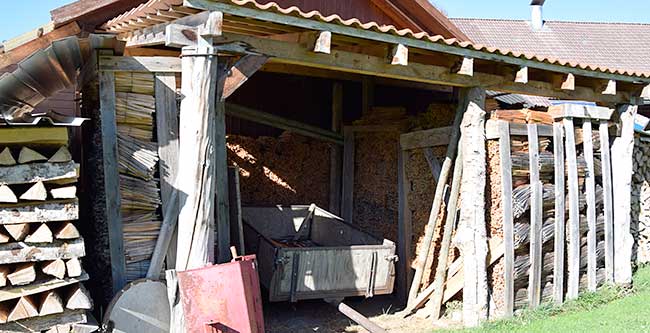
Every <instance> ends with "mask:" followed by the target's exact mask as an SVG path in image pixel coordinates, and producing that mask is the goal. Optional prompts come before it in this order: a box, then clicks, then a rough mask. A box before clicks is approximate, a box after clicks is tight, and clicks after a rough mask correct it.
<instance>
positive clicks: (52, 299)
mask: <svg viewBox="0 0 650 333" xmlns="http://www.w3.org/2000/svg"><path fill="white" fill-rule="evenodd" d="M63 310H64V309H63V300H62V299H61V296H59V294H58V293H57V292H56V291H54V290H50V291H48V292H45V293H44V294H43V295H42V296H41V306H40V307H39V308H38V315H39V316H47V315H51V314H55V313H62V312H63Z"/></svg>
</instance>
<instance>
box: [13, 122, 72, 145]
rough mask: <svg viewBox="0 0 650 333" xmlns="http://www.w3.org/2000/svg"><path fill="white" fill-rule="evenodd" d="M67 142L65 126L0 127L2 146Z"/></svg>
mask: <svg viewBox="0 0 650 333" xmlns="http://www.w3.org/2000/svg"><path fill="white" fill-rule="evenodd" d="M67 144H68V129H67V128H65V127H33V126H19V127H5V128H0V145H3V146H24V145H29V146H36V147H38V146H49V147H58V146H65V145H67Z"/></svg>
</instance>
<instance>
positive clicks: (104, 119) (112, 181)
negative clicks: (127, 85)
mask: <svg viewBox="0 0 650 333" xmlns="http://www.w3.org/2000/svg"><path fill="white" fill-rule="evenodd" d="M99 103H100V107H99V111H100V117H101V126H102V128H101V131H102V132H101V137H102V154H103V156H102V163H103V167H104V194H105V205H106V207H105V214H106V215H105V219H106V220H105V221H106V223H107V224H108V239H109V242H108V243H109V252H110V255H111V257H110V258H111V273H112V283H113V285H112V287H113V293H117V292H118V291H120V289H122V287H124V285H125V284H126V262H125V260H126V259H125V257H124V243H123V237H122V235H123V233H122V213H121V203H120V202H121V196H120V176H119V173H118V157H117V124H116V120H115V75H114V73H112V72H99Z"/></svg>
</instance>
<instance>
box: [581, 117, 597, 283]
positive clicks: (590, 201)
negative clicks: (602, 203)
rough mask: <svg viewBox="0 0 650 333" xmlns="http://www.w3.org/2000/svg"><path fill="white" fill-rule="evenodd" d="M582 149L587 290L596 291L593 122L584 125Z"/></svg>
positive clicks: (586, 120) (588, 121)
mask: <svg viewBox="0 0 650 333" xmlns="http://www.w3.org/2000/svg"><path fill="white" fill-rule="evenodd" d="M582 138H583V142H582V147H583V153H584V156H585V162H586V163H587V171H586V174H585V196H586V199H587V226H588V228H589V230H588V232H587V289H588V290H590V291H595V290H596V287H597V286H598V281H597V280H596V271H597V269H598V267H597V265H598V260H597V257H596V244H597V243H596V242H597V240H596V179H595V177H596V176H595V169H594V144H593V139H592V128H591V120H589V119H585V120H584V122H583V123H582Z"/></svg>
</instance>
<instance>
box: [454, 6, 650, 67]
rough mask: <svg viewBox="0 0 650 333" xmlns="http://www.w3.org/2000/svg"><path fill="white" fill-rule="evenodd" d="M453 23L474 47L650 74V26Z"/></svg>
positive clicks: (460, 20) (491, 21)
mask: <svg viewBox="0 0 650 333" xmlns="http://www.w3.org/2000/svg"><path fill="white" fill-rule="evenodd" d="M451 21H452V22H453V23H454V24H455V25H456V26H457V27H458V28H459V29H460V30H461V31H462V32H463V33H465V34H466V35H467V36H468V37H469V38H470V39H471V40H472V42H474V44H482V45H489V46H492V47H497V48H499V49H502V50H511V51H514V52H522V53H527V54H535V55H537V56H540V57H547V58H550V59H563V60H566V61H569V62H572V63H579V64H583V65H585V64H588V65H591V66H592V67H606V68H610V69H613V70H619V71H621V72H625V71H628V72H640V73H648V72H650V24H636V23H596V22H563V21H546V22H545V23H544V27H543V28H542V29H541V30H539V31H534V30H533V29H532V27H531V25H530V22H529V21H524V20H503V19H467V18H452V19H451Z"/></svg>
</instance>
